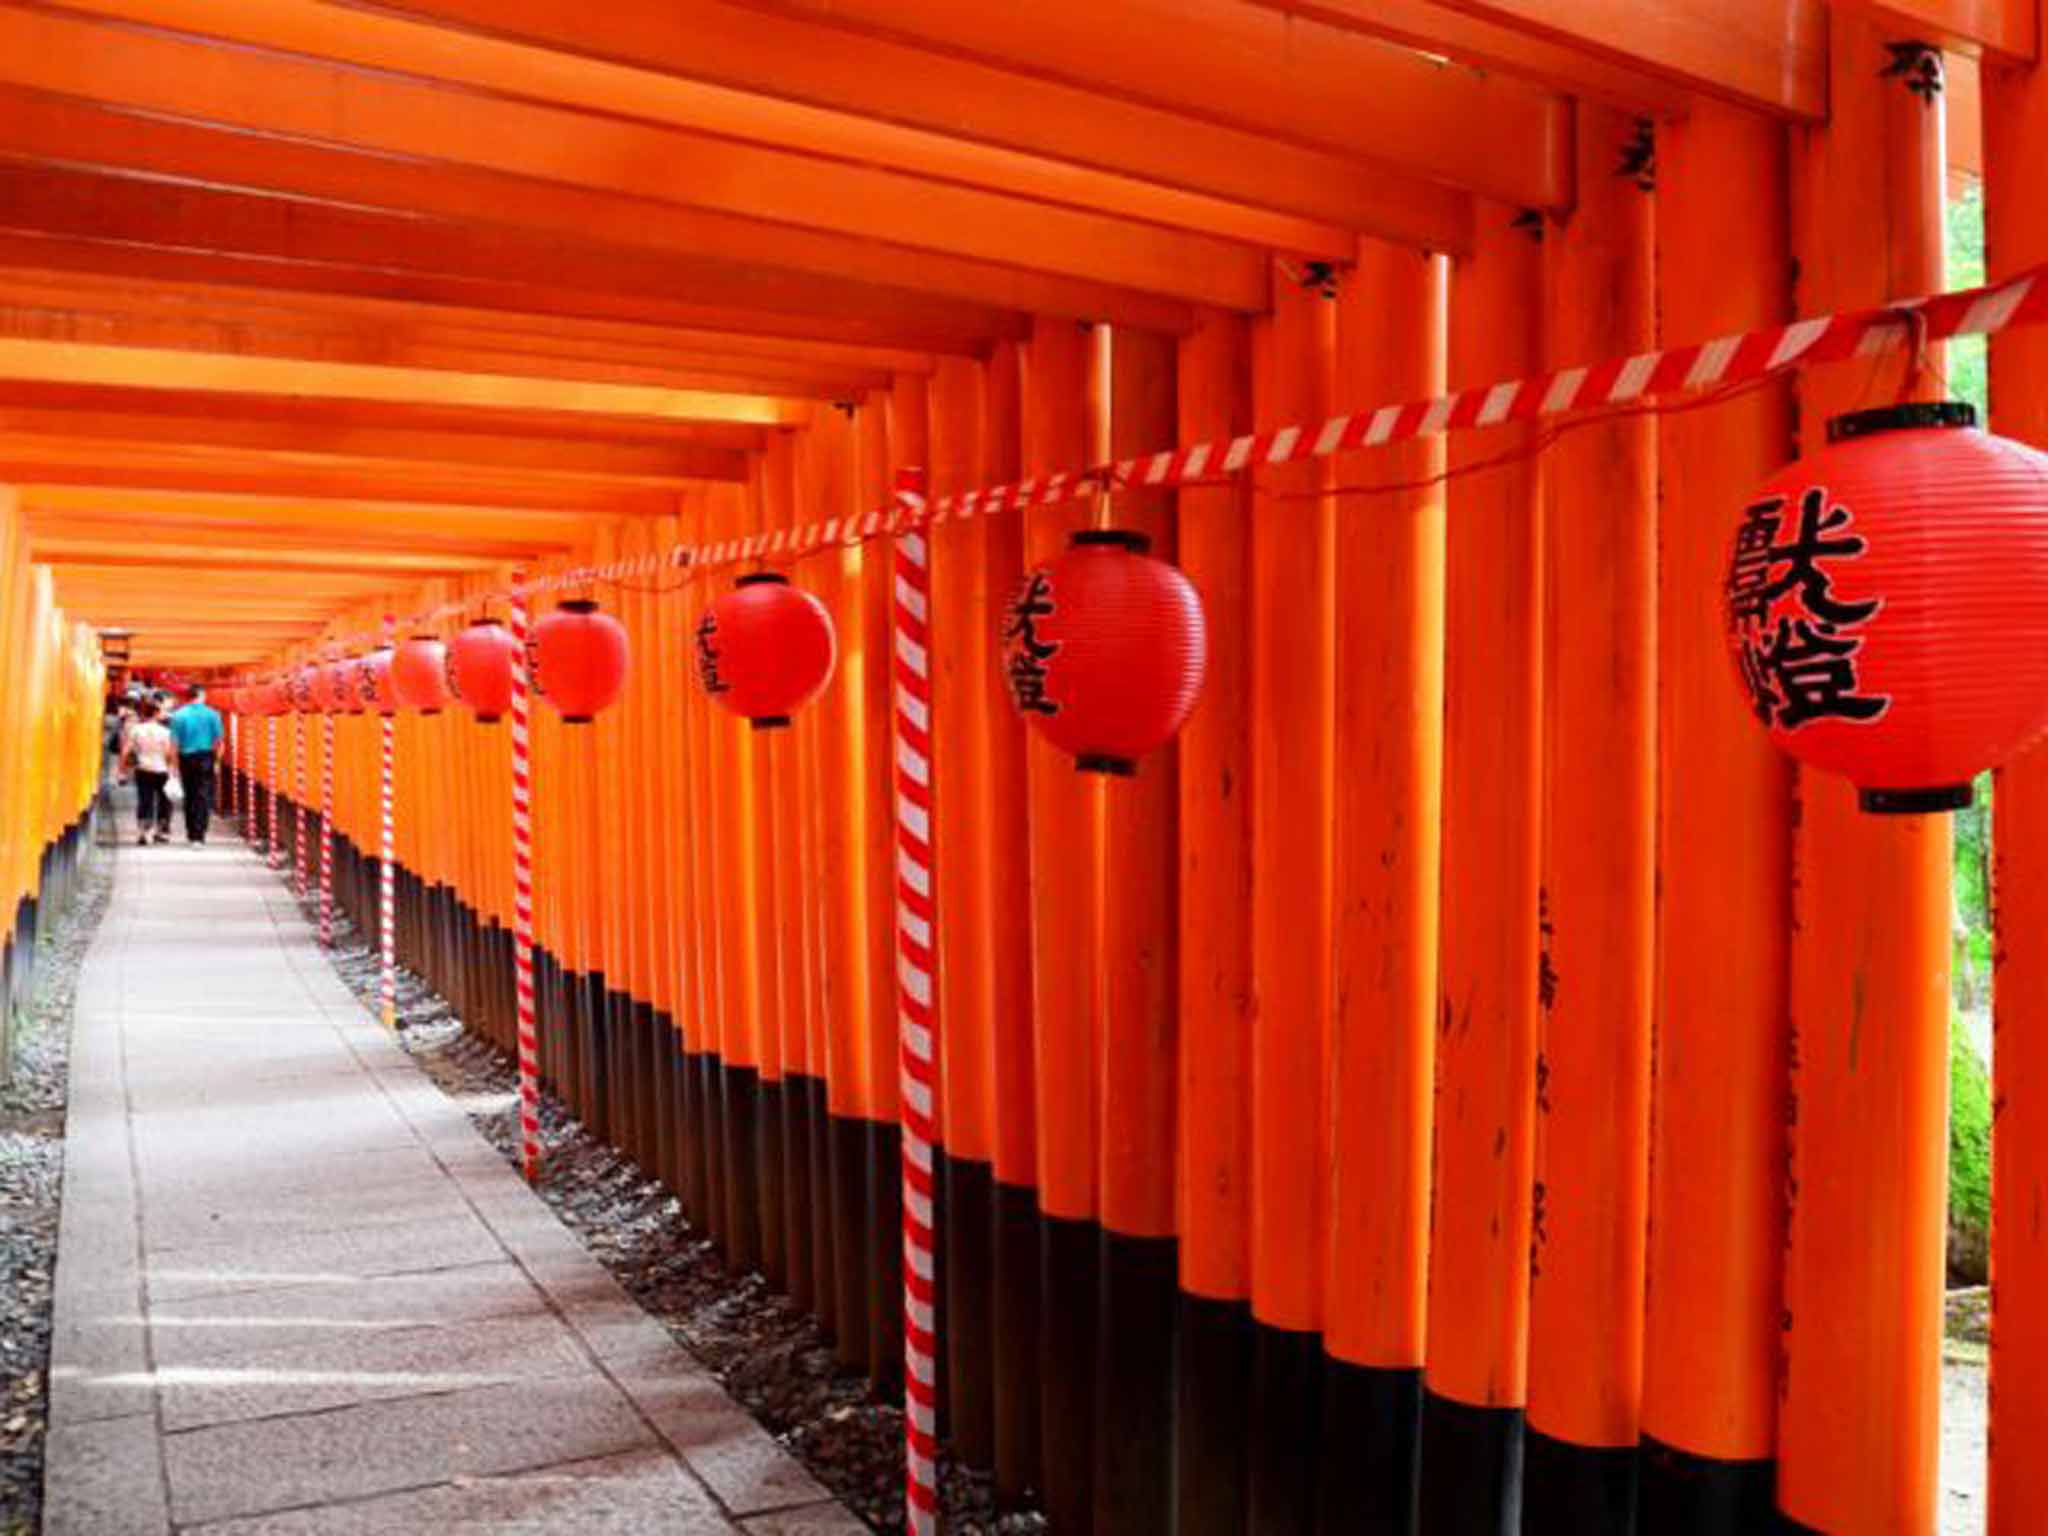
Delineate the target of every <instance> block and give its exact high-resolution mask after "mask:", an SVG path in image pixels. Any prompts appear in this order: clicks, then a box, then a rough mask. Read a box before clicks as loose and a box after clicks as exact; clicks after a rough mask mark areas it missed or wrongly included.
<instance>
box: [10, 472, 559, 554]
mask: <svg viewBox="0 0 2048 1536" xmlns="http://www.w3.org/2000/svg"><path fill="white" fill-rule="evenodd" d="M19 495H20V503H21V511H22V515H23V516H24V517H26V518H27V519H29V521H30V522H31V523H34V522H35V521H37V520H38V519H47V520H49V521H50V522H52V523H57V522H62V521H69V520H78V519H84V520H92V519H100V518H108V519H122V520H126V521H128V522H129V523H130V524H131V525H132V524H134V523H138V522H139V523H146V524H147V525H149V526H151V527H206V528H236V527H263V528H270V529H276V530H287V531H294V532H300V533H308V534H311V533H316V532H325V533H328V534H332V533H335V532H346V533H348V534H350V535H361V536H363V537H366V538H372V539H375V538H381V537H387V536H389V537H411V536H415V535H417V534H419V533H420V532H421V531H422V530H431V531H433V532H435V533H438V534H443V535H450V536H460V535H464V534H469V535H475V536H488V537H495V538H499V539H508V538H516V539H519V540H521V541H523V542H524V543H526V544H529V545H535V546H547V545H559V546H561V547H562V548H564V549H567V548H570V547H572V546H574V545H575V544H576V543H577V542H579V541H580V540H583V539H586V538H588V537H589V532H590V526H591V522H590V519H589V518H588V517H586V516H583V515H579V514H577V513H573V512H552V511H534V510H531V509H526V508H510V507H497V506H463V505H459V504H458V505H435V504H433V503H429V502H417V501H377V500H368V499H362V498H344V499H336V500H319V499H316V498H310V497H286V496H247V495H213V494H206V493H193V492H187V491H150V490H132V489H123V490H121V491H119V492H118V493H110V492H108V491H105V490H101V489H98V488H95V487H87V486H48V485H31V486H24V487H22V488H21V490H20V493H19Z"/></svg>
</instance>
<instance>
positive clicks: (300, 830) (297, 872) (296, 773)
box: [292, 715, 313, 901]
mask: <svg viewBox="0 0 2048 1536" xmlns="http://www.w3.org/2000/svg"><path fill="white" fill-rule="evenodd" d="M312 755H313V754H312V753H311V752H309V751H307V750H306V717H305V716H304V715H294V716H293V717H292V780H293V783H294V785H295V787H296V793H297V797H298V799H297V808H298V814H296V815H295V816H293V817H292V840H293V844H294V847H293V855H292V891H293V894H295V895H296V896H297V897H298V898H299V900H300V901H304V900H305V899H306V892H307V890H308V889H309V888H310V886H311V885H312V878H311V877H312V864H311V863H310V853H309V850H310V847H311V845H310V843H309V842H308V841H307V838H306V812H307V810H308V809H310V807H311V800H310V798H309V797H308V796H307V794H306V759H307V758H309V757H311V756H312Z"/></svg>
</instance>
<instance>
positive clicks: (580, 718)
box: [562, 715, 597, 725]
mask: <svg viewBox="0 0 2048 1536" xmlns="http://www.w3.org/2000/svg"><path fill="white" fill-rule="evenodd" d="M596 718H597V717H596V716H595V715H564V716H562V724H564V725H588V724H590V722H591V721H592V720H594V719H596Z"/></svg>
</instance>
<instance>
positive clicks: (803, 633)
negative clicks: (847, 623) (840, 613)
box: [697, 571, 838, 731]
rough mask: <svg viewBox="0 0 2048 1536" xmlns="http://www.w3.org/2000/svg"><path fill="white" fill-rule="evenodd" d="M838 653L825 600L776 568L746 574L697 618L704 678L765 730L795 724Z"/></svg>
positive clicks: (717, 695)
mask: <svg viewBox="0 0 2048 1536" xmlns="http://www.w3.org/2000/svg"><path fill="white" fill-rule="evenodd" d="M837 655H838V639H837V637H836V636H835V634H834V633H833V629H832V615H831V614H829V613H827V612H826V611H825V605H824V604H823V603H821V602H819V601H818V600H817V599H816V598H815V597H813V596H811V594H810V593H808V592H806V591H804V590H803V589H802V588H801V587H793V586H791V585H790V584H789V578H788V577H786V576H781V575H778V574H776V573H775V572H773V571H759V572H756V573H754V574H752V575H749V576H742V577H740V579H739V580H738V582H736V583H735V584H734V586H733V590H732V591H730V592H727V593H725V594H723V595H722V596H720V597H719V598H718V599H717V600H716V601H714V602H713V603H712V604H711V606H710V607H708V608H706V609H705V610H704V616H703V617H702V618H701V619H699V620H698V621H697V681H698V682H699V683H700V684H702V685H703V688H704V691H705V692H706V693H708V694H710V695H711V697H712V698H714V699H716V700H717V701H718V702H719V704H721V705H722V706H724V707H725V708H726V709H729V710H731V711H732V712H733V713H734V714H736V715H743V716H745V717H746V718H747V719H748V720H750V721H752V722H753V725H754V729H755V730H757V731H762V730H771V729H774V728H777V727H780V726H786V725H788V724H789V720H790V716H791V715H793V714H795V713H796V711H797V710H798V709H800V708H801V707H802V706H804V705H805V704H808V703H809V702H810V701H811V700H812V699H814V698H816V697H817V695H818V690H819V689H821V688H823V687H824V686H825V682H826V680H827V679H828V678H830V677H831V676H832V666H833V662H834V660H835V659H836V657H837Z"/></svg>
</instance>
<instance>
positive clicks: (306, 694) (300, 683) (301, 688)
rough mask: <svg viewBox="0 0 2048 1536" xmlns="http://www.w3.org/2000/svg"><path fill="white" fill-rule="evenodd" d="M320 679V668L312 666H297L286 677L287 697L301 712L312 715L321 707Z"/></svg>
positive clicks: (285, 689)
mask: <svg viewBox="0 0 2048 1536" xmlns="http://www.w3.org/2000/svg"><path fill="white" fill-rule="evenodd" d="M318 681H319V668H317V667H312V666H304V667H298V668H295V669H294V670H293V671H292V672H291V673H290V674H289V675H288V676H287V677H286V678H285V686H284V691H285V698H286V699H287V700H288V701H289V702H290V704H291V707H292V708H293V709H295V710H297V711H298V712H299V713H300V714H302V715H310V714H313V713H314V712H315V711H317V710H318V709H319V708H320V701H319V697H318V691H317V687H316V684H317V683H318Z"/></svg>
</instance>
